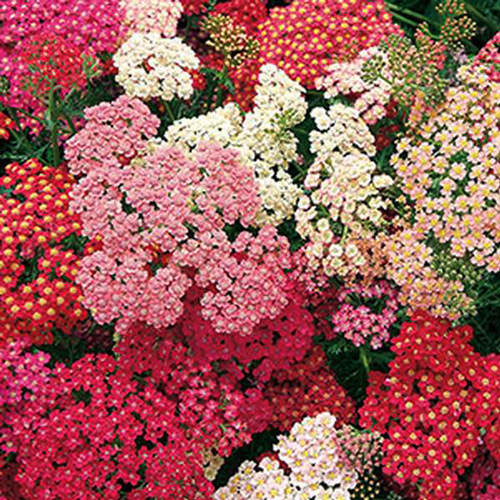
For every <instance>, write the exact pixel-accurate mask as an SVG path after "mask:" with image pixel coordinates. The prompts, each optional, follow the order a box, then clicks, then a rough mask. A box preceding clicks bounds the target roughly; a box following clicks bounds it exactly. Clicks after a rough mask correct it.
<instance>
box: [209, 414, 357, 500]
mask: <svg viewBox="0 0 500 500" xmlns="http://www.w3.org/2000/svg"><path fill="white" fill-rule="evenodd" d="M334 425H335V417H334V416H333V415H330V414H329V413H327V412H324V413H321V414H319V415H318V416H316V417H315V418H310V417H307V418H305V419H304V420H303V421H302V422H300V423H296V424H295V425H294V426H293V427H292V430H291V431H290V435H289V436H280V438H279V442H278V444H277V445H276V446H275V451H277V453H278V456H279V459H280V460H281V461H282V462H284V463H285V464H286V465H287V466H288V467H289V469H290V473H289V474H286V473H285V471H284V470H283V469H282V468H281V467H280V464H279V462H278V461H276V460H272V459H270V458H264V459H263V460H261V461H260V462H259V464H256V463H255V462H251V461H245V462H243V463H242V464H241V466H240V468H239V469H238V472H237V474H235V475H234V476H233V477H232V478H231V479H230V480H229V483H228V484H227V486H225V487H223V488H220V489H218V490H217V491H216V492H215V496H214V498H215V499H216V500H240V499H245V500H257V499H266V500H268V499H276V500H313V499H315V500H349V499H350V498H351V495H350V490H352V489H353V488H354V487H355V486H356V483H357V479H358V477H357V474H356V472H354V471H353V470H351V469H350V468H349V467H348V466H347V464H345V463H343V462H342V461H341V460H340V459H339V456H338V454H337V451H336V445H335V441H334V439H335V436H336V430H335V427H334Z"/></svg>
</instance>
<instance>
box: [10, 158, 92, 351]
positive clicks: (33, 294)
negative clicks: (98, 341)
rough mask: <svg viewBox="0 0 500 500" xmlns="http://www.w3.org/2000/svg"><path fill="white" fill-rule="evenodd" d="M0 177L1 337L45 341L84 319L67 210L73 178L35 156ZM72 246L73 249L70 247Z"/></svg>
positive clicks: (75, 228) (76, 226)
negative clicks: (43, 163)
mask: <svg viewBox="0 0 500 500" xmlns="http://www.w3.org/2000/svg"><path fill="white" fill-rule="evenodd" d="M5 172H6V175H4V176H3V177H2V178H1V180H0V186H1V191H0V193H1V194H0V225H1V227H2V229H1V233H2V239H1V242H0V318H1V319H0V323H1V327H0V330H1V333H0V339H1V340H12V339H15V338H17V337H18V336H27V338H28V339H29V340H30V341H32V342H51V341H52V336H53V332H52V329H53V328H58V329H60V330H62V331H63V332H65V333H70V332H71V329H72V327H73V326H74V325H75V324H76V323H77V322H79V321H81V320H83V319H85V317H86V315H87V312H86V311H85V309H84V308H83V306H82V305H81V302H82V300H83V296H82V290H81V288H80V287H79V286H78V285H77V284H76V283H75V279H76V275H77V273H78V269H79V265H80V255H81V248H80V251H79V250H78V246H82V245H81V243H80V244H79V241H78V240H79V236H80V231H81V226H80V221H79V218H78V217H77V216H76V215H75V213H74V212H73V211H72V210H71V209H70V208H69V196H68V193H69V191H70V189H71V187H72V186H73V184H74V180H73V178H72V177H71V176H70V175H69V174H67V173H65V172H63V171H57V170H56V169H55V168H54V167H44V166H42V165H41V164H40V162H38V161H37V160H29V161H27V162H25V163H24V164H22V165H19V164H17V163H12V164H10V165H8V166H7V167H6V169H5ZM75 245H76V247H75Z"/></svg>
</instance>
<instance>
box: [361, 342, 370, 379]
mask: <svg viewBox="0 0 500 500" xmlns="http://www.w3.org/2000/svg"><path fill="white" fill-rule="evenodd" d="M359 358H360V359H361V362H362V363H363V366H364V368H365V372H366V374H367V375H368V374H369V373H370V361H369V360H368V353H367V351H366V348H365V347H364V346H361V347H360V348H359Z"/></svg>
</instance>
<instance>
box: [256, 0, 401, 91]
mask: <svg viewBox="0 0 500 500" xmlns="http://www.w3.org/2000/svg"><path fill="white" fill-rule="evenodd" d="M258 29H259V31H258V34H259V36H258V41H259V43H260V46H261V55H260V60H261V62H262V63H264V62H269V63H273V64H276V65H277V66H278V67H279V68H281V69H283V70H284V71H285V72H286V73H287V74H288V75H289V76H290V77H291V78H293V79H294V80H297V81H299V82H300V83H301V84H302V85H304V86H306V87H308V88H314V80H315V78H317V77H319V76H322V75H324V74H325V72H326V69H327V67H328V66H329V65H330V64H331V63H332V59H334V60H335V61H337V62H338V61H344V60H349V59H353V58H354V57H355V56H356V54H357V53H358V52H359V51H360V50H362V49H364V48H367V47H371V46H374V45H377V44H378V43H379V42H380V40H381V39H382V38H384V37H386V36H387V35H388V34H390V33H395V32H398V29H397V28H396V26H395V25H393V24H392V21H391V15H390V14H389V13H388V12H387V10H386V8H385V5H384V2H383V1H381V0H376V1H374V2H367V1H365V0H345V1H344V0H312V1H310V2H307V3H304V2H302V1H300V0H294V1H293V2H292V3H291V4H290V5H287V6H286V7H275V8H273V9H271V11H270V13H269V17H268V18H267V19H266V20H265V21H264V22H263V23H262V24H261V25H260V26H259V27H258Z"/></svg>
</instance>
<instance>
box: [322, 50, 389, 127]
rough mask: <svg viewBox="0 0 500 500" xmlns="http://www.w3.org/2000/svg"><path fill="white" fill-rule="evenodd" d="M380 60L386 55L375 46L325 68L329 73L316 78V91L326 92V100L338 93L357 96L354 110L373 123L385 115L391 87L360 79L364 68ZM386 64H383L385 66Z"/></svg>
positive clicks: (387, 84) (379, 82)
mask: <svg viewBox="0 0 500 500" xmlns="http://www.w3.org/2000/svg"><path fill="white" fill-rule="evenodd" d="M373 57H379V58H381V59H382V60H386V59H387V54H386V53H385V52H383V51H382V50H380V49H379V48H378V47H370V48H369V49H366V50H363V51H361V52H360V53H359V55H358V57H357V58H356V59H354V60H353V61H348V62H340V63H334V64H332V65H330V66H329V67H328V68H327V72H328V74H327V75H326V76H322V77H319V78H317V79H316V82H315V84H316V88H317V89H318V90H324V91H325V97H326V98H327V99H329V98H332V97H336V96H337V95H339V94H343V95H352V94H359V96H358V97H357V98H356V99H355V101H354V107H355V108H356V109H357V110H358V111H359V113H360V114H361V116H362V117H363V119H364V120H365V121H366V123H369V124H373V123H375V122H377V121H378V120H380V119H381V118H383V117H384V116H385V115H386V108H385V106H386V104H388V103H389V101H390V100H391V94H392V86H391V84H390V83H389V82H388V81H385V80H383V79H382V78H377V79H376V80H375V81H373V82H367V81H365V80H363V78H362V68H363V65H364V64H365V63H366V62H367V61H369V60H370V59H373ZM386 66H387V65H384V67H386Z"/></svg>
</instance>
